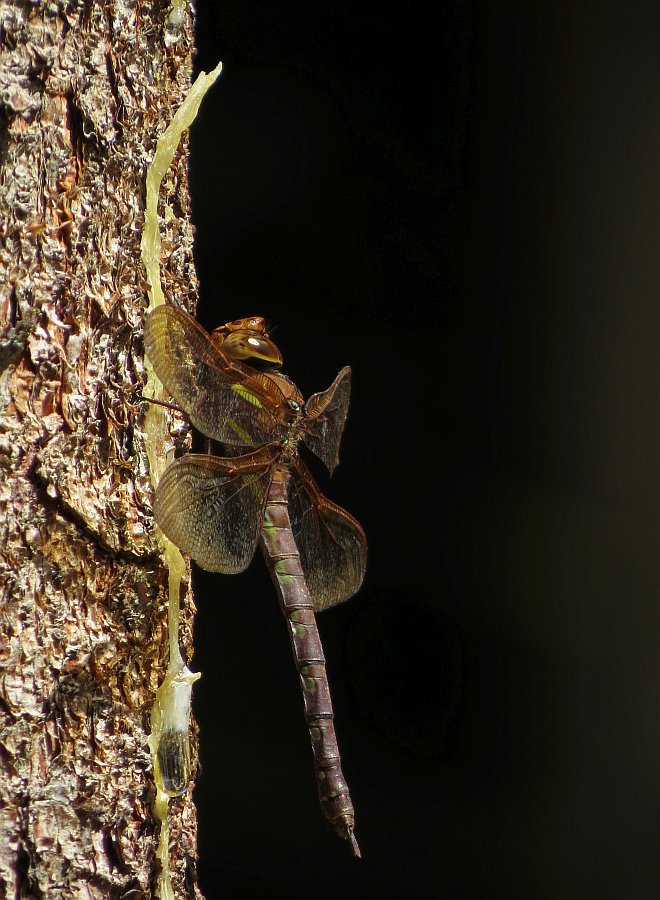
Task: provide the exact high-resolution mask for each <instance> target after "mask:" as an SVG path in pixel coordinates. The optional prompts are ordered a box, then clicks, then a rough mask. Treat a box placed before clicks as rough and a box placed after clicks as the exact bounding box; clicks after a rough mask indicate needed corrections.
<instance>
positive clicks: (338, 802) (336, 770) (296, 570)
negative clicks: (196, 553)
mask: <svg viewBox="0 0 660 900" xmlns="http://www.w3.org/2000/svg"><path fill="white" fill-rule="evenodd" d="M260 543H261V547H262V550H263V553H264V556H265V557H266V561H267V563H268V568H269V571H270V573H271V577H272V579H273V582H274V584H275V587H276V589H277V593H278V596H279V599H280V606H281V608H282V612H283V613H284V615H285V616H286V618H287V620H288V623H289V636H290V638H291V646H292V649H293V656H294V660H295V663H296V668H297V670H298V674H299V676H300V683H301V687H302V692H303V701H304V704H305V719H306V721H307V726H308V728H309V734H310V738H311V742H312V751H313V754H314V767H315V770H316V779H317V785H318V792H319V801H320V804H321V809H322V811H323V814H324V815H325V817H326V818H327V819H328V821H330V822H331V823H332V825H333V826H334V828H335V829H336V830H337V832H338V833H339V834H340V836H341V837H343V838H345V839H346V840H348V841H350V843H351V847H352V850H353V853H354V854H355V856H360V850H359V847H358V844H357V841H356V839H355V835H354V834H353V830H354V827H355V815H354V811H353V804H352V801H351V796H350V793H349V789H348V785H347V783H346V779H345V778H344V775H343V772H342V769H341V759H340V756H339V747H338V744H337V736H336V734H335V726H334V713H333V709H332V698H331V697H330V687H329V684H328V679H327V675H326V671H325V657H324V655H323V647H322V645H321V637H320V635H319V632H318V628H317V625H316V616H315V614H314V604H313V602H312V599H311V597H310V594H309V590H308V588H307V583H306V581H305V576H304V573H303V569H302V565H301V562H300V554H299V553H298V548H297V546H296V542H295V538H294V536H293V531H292V529H291V521H290V519H289V512H288V506H287V474H286V472H284V471H281V470H276V471H275V474H274V477H273V480H272V482H271V485H270V489H269V492H268V498H267V501H266V511H265V516H264V525H263V528H262V532H261V538H260Z"/></svg>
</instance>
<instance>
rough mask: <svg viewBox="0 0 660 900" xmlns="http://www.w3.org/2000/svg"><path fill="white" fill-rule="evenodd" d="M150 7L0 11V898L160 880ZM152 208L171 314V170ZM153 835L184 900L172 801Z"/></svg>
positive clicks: (185, 873) (191, 881)
mask: <svg viewBox="0 0 660 900" xmlns="http://www.w3.org/2000/svg"><path fill="white" fill-rule="evenodd" d="M169 12H170V4H169V3H168V2H158V0H151V2H131V0H113V2H100V0H96V2H93V0H87V2H80V0H67V2H50V3H49V2H42V3H38V2H27V0H26V2H5V3H0V18H1V21H2V28H1V30H0V52H1V57H0V101H1V103H2V110H1V111H0V153H1V156H0V166H1V170H0V177H1V188H0V276H1V277H0V897H5V896H6V897H9V898H18V897H48V898H57V897H67V898H68V897H84V898H92V897H94V898H96V897H99V898H100V897H131V898H139V897H151V896H153V888H154V884H155V879H156V876H157V872H156V865H155V849H156V842H157V838H158V826H157V823H156V821H155V819H154V816H153V813H152V808H151V802H152V797H153V782H152V765H151V758H150V755H149V750H148V747H147V741H146V738H147V735H148V732H149V713H150V709H151V705H152V703H153V698H154V693H155V690H156V687H157V685H158V683H159V681H160V680H161V679H162V676H163V673H164V671H165V666H166V664H167V635H166V608H165V604H166V589H165V585H166V581H165V576H166V573H165V570H164V569H163V567H162V563H161V561H160V559H159V557H158V554H157V548H156V545H155V543H154V541H153V539H152V527H153V521H152V517H151V508H152V490H151V485H150V482H149V478H148V472H147V468H146V457H145V454H144V451H143V439H142V434H141V432H140V430H139V429H140V423H141V417H140V409H141V408H140V407H139V405H137V399H136V394H137V393H138V392H139V389H140V384H141V381H142V379H143V344H142V314H143V309H144V307H145V305H146V298H145V293H144V284H143V274H142V272H141V269H140V262H139V260H140V252H139V244H140V232H141V228H142V221H143V209H144V178H145V170H146V166H147V164H148V162H149V161H150V158H151V155H152V154H153V149H154V146H155V141H156V138H157V136H158V133H159V132H160V131H161V130H162V129H163V127H164V126H165V125H166V124H167V122H168V121H169V120H170V119H171V116H172V114H173V112H174V110H175V109H176V108H177V107H178V106H179V104H180V102H181V98H182V96H183V94H184V93H185V91H186V90H187V88H188V87H189V84H190V75H191V62H190V58H191V50H192V21H191V18H190V17H189V16H188V13H187V12H186V17H185V22H184V23H183V26H182V27H181V29H180V30H178V31H176V32H175V31H174V30H172V29H171V28H168V25H167V18H168V13H169ZM172 38H175V40H172ZM163 195H164V200H165V209H166V211H167V212H166V214H165V219H166V224H165V225H164V226H163V231H162V235H163V267H164V277H165V283H164V289H165V290H166V292H167V293H168V294H169V295H170V297H172V296H174V297H176V300H177V302H179V303H182V304H183V305H185V306H187V307H188V308H189V309H190V308H192V307H193V306H194V302H195V300H196V281H195V275H194V271H193V268H192V259H191V239H192V235H191V228H190V223H189V209H188V196H187V184H186V171H185V154H183V155H182V156H180V157H179V158H178V160H177V161H176V162H175V165H174V166H173V167H172V169H171V171H170V173H169V174H168V177H167V179H166V183H165V185H164V190H163ZM191 613H192V610H191V601H190V597H188V598H186V601H185V602H184V604H183V609H182V615H183V629H182V646H183V648H184V654H185V652H186V648H189V646H190V629H191ZM193 752H194V753H195V748H193ZM195 759H196V757H195ZM170 823H171V845H170V846H171V854H170V855H171V867H172V876H173V887H174V893H175V896H176V897H189V896H200V895H199V893H198V891H197V889H196V886H195V875H194V872H195V865H194V861H195V857H196V823H195V815H194V808H193V806H192V801H191V796H190V792H189V793H188V795H187V796H186V797H183V798H181V799H180V800H176V801H173V802H172V803H171V804H170Z"/></svg>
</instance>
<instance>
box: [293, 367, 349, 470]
mask: <svg viewBox="0 0 660 900" xmlns="http://www.w3.org/2000/svg"><path fill="white" fill-rule="evenodd" d="M350 396H351V369H350V366H345V367H344V368H343V369H342V370H341V372H340V373H339V375H337V377H336V378H335V380H334V381H333V382H332V384H331V385H330V387H329V388H328V389H327V391H321V392H320V393H318V394H312V396H311V397H310V398H309V400H308V401H307V403H306V404H305V413H306V419H305V433H304V434H303V441H304V442H305V444H307V446H308V447H309V449H310V450H311V451H312V452H313V453H314V454H315V455H316V456H318V458H319V459H321V460H322V461H323V462H324V463H325V464H326V466H327V467H328V470H329V472H330V474H331V475H332V471H333V469H334V468H335V466H337V465H338V464H339V444H340V442H341V436H342V433H343V431H344V424H345V422H346V416H347V415H348V403H349V400H350Z"/></svg>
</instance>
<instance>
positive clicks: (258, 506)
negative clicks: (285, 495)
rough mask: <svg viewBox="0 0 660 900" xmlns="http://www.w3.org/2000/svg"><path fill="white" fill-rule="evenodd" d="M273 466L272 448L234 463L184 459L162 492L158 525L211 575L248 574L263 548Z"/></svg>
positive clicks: (196, 456) (168, 474)
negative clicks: (259, 548)
mask: <svg viewBox="0 0 660 900" xmlns="http://www.w3.org/2000/svg"><path fill="white" fill-rule="evenodd" d="M273 465H274V463H273V452H272V450H271V448H268V447H265V448H260V449H259V450H257V451H256V452H255V453H249V454H246V455H245V456H237V457H232V458H230V459H226V458H224V457H219V456H209V455H208V454H205V453H190V454H188V455H186V456H182V457H181V458H180V459H177V460H175V461H174V462H173V463H171V464H170V465H169V466H168V467H167V469H166V470H165V472H164V473H163V476H162V478H161V479H160V481H159V483H158V486H157V488H156V499H155V502H154V517H155V519H156V522H157V523H158V525H159V526H160V528H161V529H162V530H163V532H164V533H165V534H166V535H167V537H168V538H169V539H170V540H171V541H172V543H174V544H176V546H177V547H178V548H179V549H180V550H181V551H182V552H183V553H187V554H188V555H189V556H192V558H193V559H194V560H195V562H196V563H197V564H198V565H199V566H201V568H202V569H206V571H207V572H224V573H225V574H228V575H232V574H235V573H236V572H242V571H243V570H244V569H246V568H247V566H248V565H249V564H250V560H251V559H252V556H253V555H254V550H255V547H256V545H257V540H258V538H259V532H260V531H261V525H262V522H263V517H264V507H265V504H266V495H267V493H268V488H269V486H270V482H271V479H272V477H273Z"/></svg>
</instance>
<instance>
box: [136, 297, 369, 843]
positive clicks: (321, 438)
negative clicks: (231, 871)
mask: <svg viewBox="0 0 660 900" xmlns="http://www.w3.org/2000/svg"><path fill="white" fill-rule="evenodd" d="M145 345H146V350H147V354H148V355H149V358H150V359H151V362H152V364H153V366H154V369H155V371H156V374H157V375H158V377H159V378H160V380H161V381H162V382H163V384H164V385H165V387H166V388H167V390H168V391H169V392H170V394H171V395H172V397H173V398H174V400H175V401H176V402H177V403H178V404H179V405H180V406H181V408H182V409H183V410H184V411H185V412H186V413H187V414H188V415H189V417H190V420H191V422H192V424H193V425H194V426H195V427H196V428H197V429H198V430H199V431H201V432H202V434H204V435H206V436H207V437H208V438H211V439H212V440H215V441H219V442H221V443H222V445H223V447H224V450H225V453H226V455H225V456H213V455H210V454H187V455H185V456H183V457H181V458H180V459H177V460H175V461H174V462H173V463H171V464H170V466H169V467H168V468H167V470H166V471H165V472H164V474H163V476H162V478H161V480H160V483H159V484H158V488H157V490H156V499H155V504H154V515H155V518H156V521H157V523H158V524H159V526H160V527H161V528H162V530H163V531H164V532H165V534H166V535H167V536H168V537H169V538H170V540H172V541H173V542H174V543H175V544H176V545H177V546H178V547H179V548H180V549H181V550H183V551H184V552H186V553H188V554H190V556H192V558H193V559H194V560H195V561H196V562H197V563H198V564H199V565H200V566H201V567H202V568H203V569H206V570H208V571H212V572H224V573H229V574H231V573H235V572H241V571H243V570H244V569H245V568H246V567H247V566H248V565H249V563H250V561H251V559H252V556H253V555H254V551H255V549H256V546H257V543H259V544H260V546H261V549H262V551H263V554H264V557H265V559H266V561H267V563H268V568H269V571H270V573H271V576H272V579H273V582H274V584H275V586H276V588H277V591H278V596H279V600H280V606H281V608H282V611H283V613H284V615H285V616H286V617H287V620H288V622H289V634H290V638H291V645H292V648H293V654H294V659H295V662H296V667H297V670H298V673H299V675H300V682H301V687H302V691H303V698H304V704H305V716H306V720H307V724H308V727H309V733H310V737H311V742H312V749H313V752H314V764H315V768H316V776H317V783H318V790H319V799H320V802H321V808H322V810H323V813H324V815H325V816H326V818H327V819H328V820H329V821H330V822H331V823H332V824H333V825H334V827H335V829H336V830H337V832H338V833H339V834H340V835H341V836H342V837H344V838H346V839H347V840H349V841H350V843H351V847H352V849H353V853H354V854H355V855H356V856H359V855H360V851H359V848H358V844H357V841H356V839H355V835H354V824H355V819H354V812H353V805H352V802H351V798H350V794H349V790H348V786H347V784H346V780H345V778H344V775H343V773H342V770H341V761H340V757H339V749H338V746H337V738H336V735H335V729H334V722H333V710H332V701H331V699H330V690H329V686H328V681H327V677H326V672H325V659H324V656H323V648H322V646H321V640H320V636H319V633H318V629H317V625H316V618H315V611H319V610H323V609H326V608H328V607H330V606H334V605H335V604H337V603H340V602H342V601H343V600H346V599H348V598H349V597H351V596H352V595H353V594H354V593H355V592H356V591H357V590H358V588H359V587H360V585H361V583H362V579H363V576H364V570H365V565H366V539H365V536H364V532H363V531H362V528H361V527H360V525H359V524H358V522H356V520H355V519H354V518H353V517H352V516H351V515H349V514H348V513H347V512H346V511H345V510H343V509H341V507H339V506H337V505H336V504H334V503H332V502H331V501H330V500H328V499H327V498H326V497H324V496H323V494H321V492H320V491H319V489H318V488H317V486H316V484H315V482H314V480H313V478H312V476H311V474H310V473H309V471H308V469H307V467H306V466H305V465H304V463H303V461H302V460H301V458H300V456H299V454H298V444H299V442H300V441H302V442H304V443H305V444H306V445H307V446H308V448H309V449H310V450H312V452H313V453H315V454H316V455H317V456H318V457H319V458H320V459H321V460H322V461H323V462H324V463H325V464H326V466H327V467H328V469H329V471H330V472H331V473H332V470H333V469H334V467H335V466H336V465H337V463H338V462H339V455H338V451H339V442H340V440H341V435H342V431H343V428H344V422H345V419H346V415H347V412H348V401H349V393H350V369H349V368H344V369H342V371H341V372H340V373H339V375H338V376H337V378H336V379H335V381H334V382H333V384H332V385H331V386H330V388H328V390H327V391H323V392H321V393H318V394H313V395H312V396H311V397H310V398H309V399H308V400H307V402H306V403H305V402H304V400H303V397H302V395H301V394H300V392H299V391H298V389H297V387H296V386H295V385H294V384H293V383H292V382H291V381H290V380H289V379H288V378H287V377H286V376H285V375H283V374H282V373H281V372H279V371H275V370H274V369H270V370H261V369H256V368H254V367H253V366H252V365H249V364H248V363H247V362H244V361H243V360H252V359H259V360H262V361H263V362H265V363H267V364H270V365H273V366H278V365H280V364H281V362H282V357H281V354H280V352H279V350H278V348H277V347H276V346H275V344H274V343H273V342H272V341H271V340H270V338H269V336H268V334H267V332H266V328H265V324H264V321H263V319H260V318H258V317H253V318H246V319H239V320H237V321H236V322H230V323H228V324H227V325H225V326H222V327H221V328H219V329H216V331H214V332H213V335H212V336H211V335H209V334H208V333H207V332H206V331H204V329H203V328H202V327H201V326H200V325H199V324H198V323H197V322H196V321H195V320H194V319H192V318H191V317H190V316H189V315H188V314H187V313H185V312H184V311H183V310H180V309H178V308H175V307H172V306H159V307H158V308H157V309H156V310H154V311H153V312H151V313H150V314H149V315H148V317H147V320H146V323H145Z"/></svg>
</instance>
